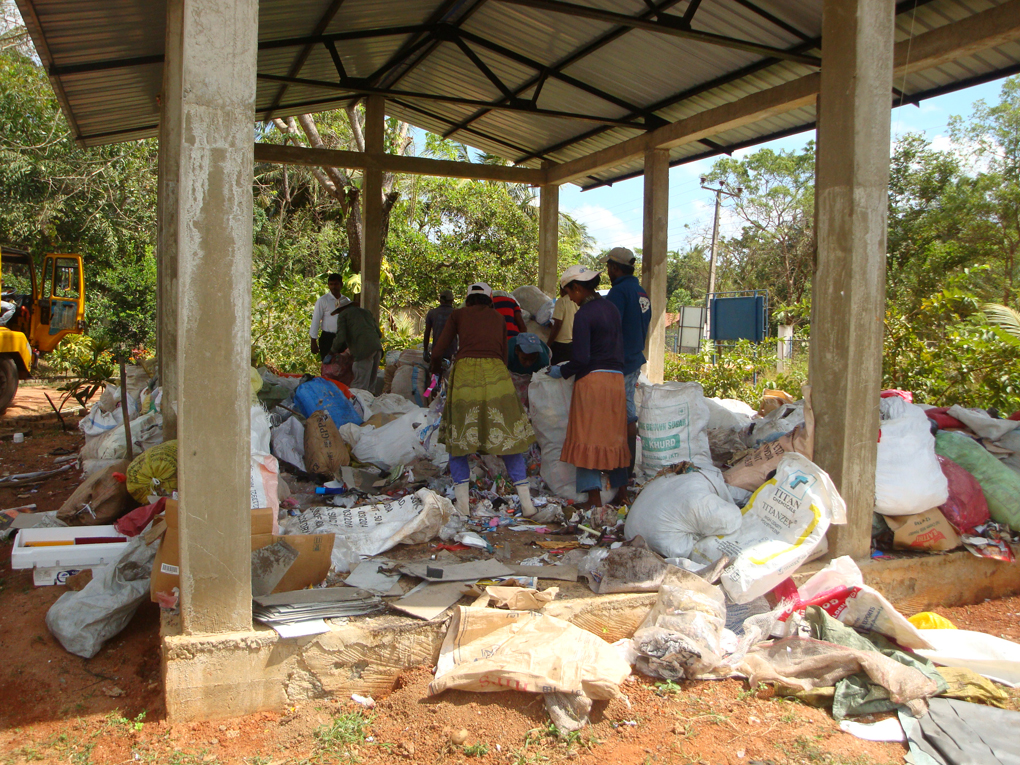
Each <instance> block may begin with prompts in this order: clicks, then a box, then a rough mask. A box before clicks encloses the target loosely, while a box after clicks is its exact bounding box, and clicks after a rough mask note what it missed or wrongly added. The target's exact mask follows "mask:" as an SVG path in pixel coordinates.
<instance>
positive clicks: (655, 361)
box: [641, 149, 669, 383]
mask: <svg viewBox="0 0 1020 765" xmlns="http://www.w3.org/2000/svg"><path fill="white" fill-rule="evenodd" d="M668 220H669V151H668V150H667V149H652V150H651V151H648V152H645V216H644V229H643V243H642V254H641V285H642V286H643V287H644V288H645V292H647V293H648V297H649V298H651V301H652V321H651V324H650V325H649V327H648V339H647V341H646V342H645V357H646V358H647V359H648V364H647V366H646V367H645V374H646V375H647V376H648V379H649V380H651V381H652V382H653V383H661V382H662V376H663V369H664V367H665V361H666V300H667V295H666V241H667V237H668V234H669V223H668Z"/></svg>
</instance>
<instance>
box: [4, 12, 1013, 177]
mask: <svg viewBox="0 0 1020 765" xmlns="http://www.w3.org/2000/svg"><path fill="white" fill-rule="evenodd" d="M566 1H567V2H572V3H574V4H575V5H577V6H585V7H587V8H591V9H598V10H601V11H611V12H612V13H616V14H625V15H629V16H633V17H640V18H643V19H645V20H654V19H655V18H656V16H655V14H653V13H652V12H651V11H650V9H649V4H648V2H649V1H650V0H566ZM17 2H18V5H19V7H20V8H21V10H22V14H23V16H24V17H25V21H26V24H27V25H28V28H29V32H30V33H31V35H32V38H33V40H34V41H35V43H36V47H37V49H38V51H39V54H40V57H41V58H42V60H43V63H44V64H45V65H46V66H47V68H48V69H49V71H50V73H51V80H52V81H53V83H54V86H55V90H56V92H57V97H58V99H59V100H60V103H61V107H62V108H63V110H64V112H65V114H66V115H67V117H68V120H69V122H70V123H71V126H72V129H73V131H74V132H75V134H76V136H77V137H78V138H79V140H80V141H82V142H83V143H84V144H86V145H98V144H102V143H110V142H113V141H118V140H129V139H133V138H138V137H143V136H147V135H154V134H155V132H156V125H157V122H158V118H159V110H158V100H157V99H158V96H159V93H160V90H161V88H162V63H161V56H162V53H163V38H164V34H165V31H164V30H165V1H164V2H161V1H160V0H17ZM1004 2H1007V0H916V1H915V2H900V3H899V4H898V10H899V15H898V16H897V19H896V39H897V40H906V39H909V38H911V37H916V36H917V35H920V34H924V33H925V32H928V31H931V30H933V29H936V28H938V27H941V26H944V25H946V24H950V23H954V22H957V21H961V20H964V19H966V18H968V17H971V16H973V15H975V14H977V13H980V12H983V11H985V10H988V9H991V8H994V7H996V6H998V5H1001V4H1002V3H1004ZM654 4H655V6H656V7H657V8H658V9H660V11H662V12H664V13H667V14H669V15H670V16H672V17H673V18H680V17H682V16H683V15H684V14H685V13H686V12H687V11H688V10H690V8H691V4H690V0H654ZM330 11H332V12H333V15H332V18H329V17H327V14H328V13H329V12H330ZM821 15H822V2H821V0H753V2H747V0H712V2H704V3H700V4H698V5H697V7H696V12H695V14H694V15H693V17H692V20H691V24H690V27H689V28H690V29H691V30H693V31H695V32H702V33H710V34H713V35H722V36H725V37H729V38H736V39H738V40H740V41H743V42H746V43H753V44H757V45H759V46H768V48H773V49H779V50H780V51H783V52H785V53H782V54H781V55H782V56H789V55H790V54H807V55H809V56H818V55H819V43H820V40H819V36H820V35H821V24H822V18H821ZM615 21H616V20H615V19H612V18H609V19H606V18H602V17H600V18H597V19H596V18H588V17H586V16H583V15H578V13H576V12H575V13H573V14H564V13H558V12H554V11H552V10H549V9H546V8H543V9H539V8H533V7H523V6H521V5H516V4H513V0H400V2H392V1H390V2H384V1H383V0H344V1H343V2H341V3H339V5H338V4H337V3H336V2H335V0H261V2H260V6H259V45H260V50H259V59H258V71H259V73H260V74H262V75H272V76H276V77H297V78H299V79H301V80H303V81H304V82H289V83H281V82H279V81H275V80H267V79H265V78H261V79H259V81H258V90H257V95H256V110H257V116H258V118H260V119H263V118H266V117H267V116H268V115H269V114H270V113H272V115H274V116H287V115H292V114H298V113H302V112H306V111H308V112H314V111H324V110H327V109H332V108H337V107H339V106H341V105H343V104H345V103H349V102H350V100H351V99H352V98H355V97H357V95H356V93H355V94H352V93H351V92H350V91H341V90H338V89H336V88H335V87H330V86H328V85H324V84H315V83H316V82H319V83H338V82H339V75H338V73H337V70H336V68H335V66H334V63H333V59H332V56H331V55H330V54H329V52H328V50H327V48H326V46H325V45H324V40H323V38H322V37H321V36H320V37H319V38H317V39H315V38H312V37H311V36H312V35H313V33H314V32H315V31H316V30H321V31H322V33H323V34H324V35H326V36H330V35H332V36H333V37H334V38H335V44H336V47H337V51H338V53H339V55H340V59H341V61H342V62H343V67H344V70H345V72H346V75H347V76H348V77H350V78H353V79H354V81H353V83H351V84H352V85H353V86H354V87H355V88H356V89H357V91H358V92H363V91H364V90H365V89H366V88H368V89H372V90H373V91H384V92H386V93H388V94H390V95H389V96H388V100H387V113H388V114H390V115H392V116H395V117H398V118H399V119H402V120H405V121H407V122H409V123H411V124H413V125H416V126H418V127H420V128H423V129H425V130H430V131H433V132H436V133H442V134H449V135H451V137H453V138H455V139H457V140H459V141H463V142H464V143H466V144H468V145H470V146H474V147H476V148H478V149H481V150H483V151H488V152H491V153H493V154H497V155H499V156H503V157H505V158H507V159H510V160H513V161H517V162H521V163H523V164H525V165H527V166H531V167H534V166H537V165H538V163H539V162H540V161H541V160H543V159H545V160H550V161H553V162H566V161H568V160H571V159H576V158H578V157H582V156H585V155H587V154H590V153H591V152H593V151H597V150H599V149H604V148H608V147H610V146H612V145H614V144H616V143H619V142H620V141H623V140H626V139H628V138H632V137H634V136H636V135H640V134H641V133H642V132H643V128H642V127H640V125H644V124H645V121H646V120H647V121H648V123H647V124H648V125H649V126H654V120H660V122H661V121H662V120H665V121H675V120H678V119H683V118H685V117H690V116H691V115H694V114H697V113H699V112H701V111H704V110H706V109H711V108H713V107H716V106H719V105H722V104H726V103H729V102H732V101H735V100H737V99H740V98H742V97H744V96H747V95H750V94H752V93H756V92H759V91H762V90H766V89H768V88H770V87H775V86H776V85H779V84H782V83H785V82H790V81H792V80H795V79H797V78H799V77H802V76H804V75H806V74H809V73H811V72H813V71H816V69H815V67H813V66H812V65H811V64H810V63H805V62H804V61H803V60H800V59H798V60H780V59H779V58H778V57H777V56H776V55H770V51H768V50H766V51H764V52H763V51H762V50H760V49H754V50H751V51H748V50H746V49H740V48H739V47H738V48H734V47H726V46H721V45H715V44H710V43H709V42H705V41H704V40H693V39H689V38H687V37H682V36H676V35H672V34H664V33H661V32H655V31H648V30H644V29H635V28H631V27H629V26H618V25H617V24H616V23H615ZM458 37H460V41H461V43H463V45H464V46H466V47H467V48H468V51H465V50H464V48H463V47H462V45H461V44H460V43H458ZM475 58H476V59H478V60H479V61H480V62H481V66H479V65H478V62H477V61H475V60H473V59H475ZM302 60H303V63H301V65H300V66H297V63H298V62H301V61H302ZM483 70H485V71H483ZM1017 71H1020V41H1013V42H1009V43H1005V44H1002V45H999V46H998V47H997V48H994V49H989V50H983V51H980V52H977V53H974V54H972V55H968V56H966V57H963V58H960V59H957V60H955V61H951V62H949V63H945V64H943V65H941V66H938V67H934V68H931V69H928V70H926V71H921V72H914V73H911V74H909V75H908V76H906V77H905V78H901V81H899V82H897V83H895V87H896V88H898V89H899V91H901V92H902V95H901V96H900V98H901V99H902V101H903V102H914V101H916V100H918V99H920V98H924V97H928V96H930V95H935V94H939V93H942V92H946V91H948V90H951V89H954V88H958V87H964V86H966V85H969V84H973V83H975V82H979V81H984V80H988V79H993V78H995V77H997V76H1002V75H1004V74H1011V73H1015V72H1017ZM492 78H495V79H497V80H498V81H499V84H498V85H497V84H496V83H494V82H493V81H492ZM539 85H540V86H541V93H540V95H539V97H538V99H537V102H533V101H532V99H533V98H534V95H535V92H536V90H537V88H538V87H539ZM502 88H505V89H507V90H508V91H509V94H510V95H509V96H508V97H505V96H504V93H503V91H502ZM416 93H417V94H419V96H417V97H416V96H415V94H416ZM425 94H431V95H432V96H435V95H439V96H442V97H444V98H447V99H450V98H452V99H461V101H463V100H464V99H469V100H473V101H479V102H485V104H488V106H485V104H482V105H477V104H473V103H463V102H456V101H450V100H435V99H434V98H425V97H423V96H424V95H425ZM529 104H530V106H529ZM536 106H537V108H538V109H540V110H552V111H555V112H561V113H569V114H576V115H585V116H586V119H583V120H582V119H565V118H563V117H562V116H550V115H548V114H540V113H535V112H534V108H535V107H536ZM493 107H494V108H493ZM507 107H512V108H507ZM814 119H815V116H814V109H813V108H810V107H805V108H802V109H798V110H795V111H791V112H788V113H785V114H779V115H774V116H771V117H769V118H768V119H763V120H760V121H759V122H757V123H754V124H751V125H744V126H742V127H739V128H736V129H733V130H729V131H726V132H722V133H720V134H718V135H715V136H712V137H711V140H710V141H706V142H700V143H692V144H687V145H683V146H679V147H675V148H674V149H673V150H672V151H671V152H670V156H671V161H672V162H674V163H679V162H684V161H690V160H691V159H694V158H700V157H702V156H705V155H706V154H712V153H713V152H714V153H718V152H719V151H721V150H723V149H732V148H733V147H736V146H744V145H751V144H753V143H754V142H755V141H757V140H763V139H764V138H766V137H768V136H772V135H775V134H787V133H791V132H795V131H797V130H801V129H808V128H810V127H812V126H813V124H814ZM599 120H601V121H602V122H600V121H599ZM606 120H609V121H610V122H608V123H607V122H605V121H606ZM620 120H624V121H626V122H627V123H628V124H629V123H631V122H633V123H635V125H636V126H635V127H623V126H620V125H619V124H618V123H616V122H613V121H620ZM641 171H642V168H641V160H640V159H636V160H633V161H631V162H628V163H626V164H623V165H620V166H617V167H614V168H611V169H606V170H603V171H600V172H597V173H594V174H593V175H592V176H590V177H588V178H585V179H583V180H582V181H581V184H582V185H583V186H586V187H587V186H592V185H597V184H600V183H605V182H611V181H613V180H614V179H619V178H623V177H628V176H630V175H633V174H639V173H640V172H641Z"/></svg>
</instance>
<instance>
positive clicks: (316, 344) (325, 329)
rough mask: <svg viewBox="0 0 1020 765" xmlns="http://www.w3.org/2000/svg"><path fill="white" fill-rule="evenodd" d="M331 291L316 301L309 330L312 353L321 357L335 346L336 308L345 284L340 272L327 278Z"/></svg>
mask: <svg viewBox="0 0 1020 765" xmlns="http://www.w3.org/2000/svg"><path fill="white" fill-rule="evenodd" d="M326 284H327V285H328V286H329V292H327V293H326V294H325V295H323V296H322V297H321V298H319V299H318V300H316V301H315V310H313V311H312V326H311V328H310V329H309V331H308V334H309V337H311V340H312V353H314V354H316V355H317V356H318V357H319V358H320V359H321V358H324V357H325V356H327V355H329V351H330V349H331V348H332V347H333V338H334V337H336V314H334V313H333V312H334V311H335V310H336V307H337V302H338V301H339V300H340V298H342V297H343V293H342V292H340V290H341V289H342V288H343V286H344V281H343V278H342V277H341V276H340V274H330V275H329V278H327V279H326Z"/></svg>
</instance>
